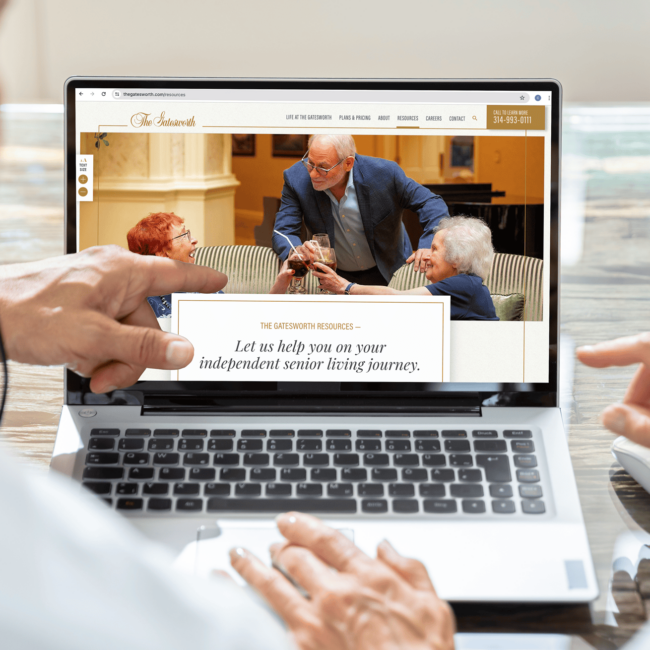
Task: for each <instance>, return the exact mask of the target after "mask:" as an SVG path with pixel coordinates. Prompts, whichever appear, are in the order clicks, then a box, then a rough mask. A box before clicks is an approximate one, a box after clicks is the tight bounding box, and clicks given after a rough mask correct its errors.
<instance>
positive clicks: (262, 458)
mask: <svg viewBox="0 0 650 650" xmlns="http://www.w3.org/2000/svg"><path fill="white" fill-rule="evenodd" d="M270 462H271V456H269V454H244V465H256V466H260V465H268V464H269V463H270Z"/></svg>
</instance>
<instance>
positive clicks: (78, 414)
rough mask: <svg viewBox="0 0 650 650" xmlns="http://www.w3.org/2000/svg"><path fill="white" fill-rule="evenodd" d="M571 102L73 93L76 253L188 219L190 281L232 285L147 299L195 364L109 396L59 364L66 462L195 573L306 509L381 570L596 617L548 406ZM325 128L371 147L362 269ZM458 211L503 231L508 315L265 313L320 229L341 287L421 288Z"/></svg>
mask: <svg viewBox="0 0 650 650" xmlns="http://www.w3.org/2000/svg"><path fill="white" fill-rule="evenodd" d="M561 100H562V90H561V86H560V85H559V83H557V82H556V81H553V80H456V81H454V80H316V79H305V80H297V79H277V80H275V79H274V80H269V79H164V78H87V77H83V78H82V77H79V78H71V79H69V80H68V81H67V82H66V86H65V119H66V136H65V140H66V252H67V253H74V252H76V251H79V250H82V249H85V248H87V247H89V246H92V245H98V244H100V245H101V244H118V245H121V246H124V247H127V238H126V234H127V232H129V230H130V229H131V228H133V227H134V226H135V225H136V224H137V223H139V222H140V221H141V220H142V219H143V218H146V217H147V216H148V215H150V214H152V213H153V214H164V215H169V214H172V213H173V214H175V215H177V216H179V217H181V218H182V219H183V220H184V221H183V222H182V229H181V234H180V236H181V237H183V236H184V235H187V240H188V242H189V241H194V240H198V242H197V244H196V247H195V248H192V251H191V253H192V254H191V258H192V259H189V260H188V261H190V262H191V261H194V263H197V264H204V265H208V266H212V267H214V268H217V269H219V270H222V271H223V272H224V273H226V274H227V275H228V276H229V282H228V285H226V287H225V288H224V293H222V294H217V295H211V296H196V295H194V294H192V295H188V294H174V295H173V296H160V297H152V306H154V307H156V308H160V309H161V311H160V312H157V315H159V316H160V318H159V322H160V324H161V327H163V328H164V329H166V330H168V331H174V332H177V333H179V334H181V335H183V336H186V337H187V338H189V339H190V340H191V341H192V342H193V344H194V346H195V351H196V352H195V357H194V360H193V361H192V363H191V364H190V366H189V367H188V368H187V369H183V370H181V371H178V372H176V371H175V372H174V373H171V372H166V371H156V370H147V371H146V372H145V374H144V375H143V377H142V380H141V381H139V382H138V383H137V384H136V385H134V386H132V387H130V388H128V389H125V390H117V391H114V392H113V393H111V394H108V395H94V394H92V393H91V392H90V390H89V382H88V380H87V379H84V378H82V377H79V376H78V375H76V374H74V373H72V372H70V371H66V377H65V405H64V407H63V411H62V415H61V421H60V425H59V429H58V433H57V439H56V445H55V450H54V454H53V459H52V467H53V468H54V469H56V470H58V471H60V472H63V473H65V474H67V475H69V476H71V477H73V478H74V479H75V480H78V481H79V482H80V483H81V484H83V486H84V487H83V488H82V487H80V489H89V490H91V491H92V492H94V493H95V494H97V498H98V499H101V500H103V501H104V502H105V503H106V504H107V507H110V508H113V509H115V510H117V511H118V512H120V513H121V514H122V515H123V516H124V517H127V518H128V519H129V521H131V522H132V523H133V525H135V526H137V527H138V528H140V529H141V530H142V531H143V532H144V533H145V534H147V535H149V536H151V537H153V538H155V539H157V540H159V541H160V542H162V543H164V544H166V545H168V546H169V547H171V548H173V549H175V550H176V551H177V552H178V553H182V551H183V550H184V549H185V552H187V549H188V545H190V544H192V543H193V542H195V541H196V540H197V531H199V532H198V536H199V538H200V537H201V531H206V530H208V531H210V530H212V531H216V532H215V533H214V534H215V535H216V534H218V532H219V531H221V532H222V534H221V537H220V538H221V539H223V540H225V541H224V544H226V543H227V544H230V545H232V544H233V543H242V544H247V545H248V546H251V547H253V549H254V550H255V540H260V539H264V540H266V539H267V538H268V535H267V533H268V531H269V529H271V528H272V526H273V518H274V516H275V515H276V514H277V513H278V512H283V511H287V510H300V511H305V512H312V513H314V514H317V515H318V516H320V517H322V518H323V519H324V520H326V521H327V522H328V523H330V524H331V525H333V526H334V527H336V528H339V529H341V530H345V531H346V534H348V535H350V536H352V537H353V538H354V540H355V542H356V543H357V544H358V545H359V546H360V547H361V548H362V549H364V550H365V551H366V552H368V553H370V554H373V553H374V550H375V547H376V545H377V543H378V542H379V541H381V539H383V538H384V537H387V538H389V539H390V540H391V542H392V543H393V544H394V545H395V547H396V548H397V549H398V550H399V551H400V552H401V553H403V554H406V555H410V556H413V557H417V558H419V559H421V560H422V561H423V562H424V563H425V565H426V566H427V568H428V570H429V572H430V574H431V576H432V578H433V580H434V582H435V584H436V588H437V590H438V592H439V594H440V595H441V597H443V598H445V599H448V600H451V601H485V602H514V601H517V602H574V603H576V602H588V601H591V600H593V599H594V598H596V597H597V595H598V587H597V582H596V576H595V573H594V568H593V563H592V560H591V555H590V549H589V544H588V540H587V535H586V531H585V527H584V522H583V518H582V514H581V510H580V503H579V500H578V493H577V489H576V484H575V479H574V475H573V470H572V466H571V459H570V456H569V450H568V445H567V437H566V431H565V429H564V426H563V422H562V417H561V413H560V410H559V402H558V359H559V354H558V344H559V337H558V322H559V321H558V289H559V285H558V280H559V269H558V263H559V262H558V260H559V255H558V245H559V193H560V191H559V180H560V173H559V170H560V141H561ZM318 134H324V135H344V136H352V140H353V141H354V146H355V147H356V154H355V156H354V158H352V160H353V161H354V162H353V165H352V166H350V168H351V173H349V172H346V173H347V174H348V175H347V176H345V183H347V185H346V188H345V190H346V192H347V194H346V199H347V197H348V196H349V195H350V193H351V192H352V191H353V192H354V194H355V195H356V198H357V201H356V203H354V205H356V208H355V207H354V205H353V206H352V207H351V208H350V210H351V211H352V212H350V215H354V210H356V215H357V225H356V231H355V232H356V235H355V236H357V237H358V238H360V239H358V242H357V240H354V238H352V239H350V240H348V241H347V244H348V246H347V248H348V249H349V250H344V248H345V246H344V245H343V244H344V242H343V239H344V238H345V237H346V235H345V234H342V233H344V231H345V230H346V228H347V226H346V225H345V222H344V221H343V219H345V215H344V214H342V212H343V210H342V209H341V206H342V205H343V203H337V201H338V200H339V199H340V197H336V200H335V198H334V196H333V195H331V192H330V193H329V194H328V193H327V192H325V191H323V190H319V188H318V187H317V183H312V185H311V186H310V185H309V182H308V181H309V179H310V178H312V177H313V175H314V174H321V175H322V176H323V177H326V176H327V173H328V172H331V169H325V168H324V166H323V165H321V164H319V163H318V161H317V160H312V159H311V158H310V153H309V144H308V143H309V140H308V138H309V136H313V135H318ZM322 141H323V140H321V142H322ZM327 142H329V143H330V145H331V146H339V145H341V142H343V143H344V144H345V143H346V142H347V143H349V142H350V139H349V138H347V139H339V140H337V141H334V140H332V139H330V140H328V141H327ZM332 143H333V144H332ZM346 146H347V145H346ZM337 151H338V150H337ZM344 154H345V155H342V160H348V159H349V158H350V157H349V156H348V155H347V153H346V152H344ZM346 164H347V163H346ZM310 165H311V167H310ZM314 167H317V169H316V170H315V171H314ZM301 174H302V176H301ZM373 174H374V175H373ZM377 176H378V177H379V180H377ZM345 183H344V184H345ZM373 183H374V185H373ZM422 197H424V198H422ZM431 197H433V198H431ZM382 201H384V203H385V210H384V209H383V208H382V205H383V204H382V203H381V202H382ZM391 202H392V203H391ZM433 204H435V205H434V208H435V206H437V208H435V209H438V210H440V206H442V213H441V212H438V213H437V216H436V215H435V214H434V215H433V216H432V210H434V208H432V207H431V206H432V205H433ZM316 205H317V206H318V210H316V208H314V206H316ZM345 205H346V206H348V207H349V205H350V204H349V203H346V204H345ZM348 207H346V209H345V211H348ZM315 210H316V212H314V211H315ZM318 211H320V212H318ZM434 211H435V210H434ZM447 212H448V213H449V214H450V215H452V216H457V215H466V216H471V217H475V218H479V219H481V220H482V221H483V222H484V223H485V224H487V226H488V227H489V229H490V231H491V235H492V242H493V245H494V248H495V251H496V254H495V256H494V258H493V259H492V260H491V264H490V268H489V270H488V272H487V273H486V274H485V276H486V277H483V278H482V280H483V285H484V287H487V289H488V290H489V292H490V296H491V299H492V303H493V305H494V314H496V317H495V318H491V319H490V318H487V319H486V318H482V317H480V315H479V316H477V315H476V314H474V313H472V314H471V315H470V314H469V312H468V311H467V310H465V311H463V308H460V307H459V305H458V304H457V302H455V301H456V300H457V298H456V297H455V296H453V295H451V296H450V295H449V294H445V293H444V292H438V293H436V291H431V294H432V295H429V296H427V295H423V294H422V293H420V294H417V292H416V294H417V295H416V294H413V293H405V294H402V295H382V296H355V295H329V294H324V293H322V292H320V293H319V289H318V285H317V283H316V281H315V278H314V277H313V275H311V274H307V275H306V276H305V279H304V280H303V281H302V287H300V286H299V287H296V286H295V285H296V284H301V283H298V282H296V281H293V282H292V284H293V286H292V289H290V290H289V291H290V293H291V294H292V295H289V294H286V295H268V294H269V290H270V288H271V286H272V285H273V282H274V280H275V276H276V274H277V273H278V271H279V268H280V260H281V258H284V257H286V255H287V253H288V248H287V250H283V247H285V244H284V242H283V240H282V239H281V237H285V238H286V237H289V239H292V241H294V242H296V244H299V243H300V242H301V241H304V240H305V238H312V237H314V236H315V235H317V234H319V233H318V232H317V231H318V230H322V231H323V233H328V234H329V236H330V240H332V246H331V248H333V249H334V250H335V252H336V255H337V258H338V263H339V271H338V272H339V273H340V275H341V276H342V277H345V274H346V270H345V269H347V271H354V272H357V273H361V272H362V271H363V272H365V271H367V270H368V269H367V268H363V267H364V265H365V266H367V267H370V266H371V265H372V264H376V267H375V272H377V273H380V274H381V276H382V277H383V279H384V282H383V284H384V285H385V284H387V285H388V286H389V287H392V288H394V289H397V290H406V291H408V290H410V289H413V288H415V287H423V286H426V285H427V284H429V285H430V284H431V282H430V281H429V280H428V279H427V278H426V276H425V274H424V273H419V272H414V271H413V269H412V266H411V265H409V264H407V263H406V259H407V258H406V253H408V252H410V250H417V249H426V248H427V247H428V246H430V245H431V239H432V237H433V232H432V219H433V221H435V222H436V223H437V222H438V221H439V217H440V216H444V214H446V213H447ZM314 213H315V214H316V216H315V217H314ZM443 213H444V214H443ZM318 218H321V219H322V221H321V222H320V223H321V224H322V228H319V227H318V225H319V222H318ZM350 220H351V219H350ZM351 228H352V229H354V228H355V226H353V225H351ZM190 231H191V232H190ZM274 231H278V232H275V233H274ZM348 232H349V231H348ZM337 236H338V239H336V237H337ZM274 237H275V239H274ZM278 238H280V239H278ZM391 238H392V239H391ZM336 242H338V244H337V243H336ZM386 242H388V245H387V244H386ZM357 243H359V246H360V247H364V250H365V258H364V259H365V260H366V261H365V262H364V261H363V259H362V256H360V257H359V258H357V259H359V260H361V261H359V262H355V260H354V254H350V251H353V252H354V250H355V249H354V248H351V247H353V246H356V244H357ZM393 244H394V245H393ZM285 248H286V247H285ZM405 249H406V252H405ZM278 253H279V255H278ZM368 255H370V257H368ZM368 259H369V260H370V262H368ZM354 264H357V266H356V267H354V268H352V267H351V265H354ZM352 277H355V278H356V277H362V276H361V275H355V276H352ZM363 277H367V276H363ZM375 277H378V276H375ZM380 281H381V278H380ZM359 282H360V284H363V281H361V280H360V281H359ZM479 284H480V283H479ZM303 292H304V293H303ZM490 309H491V306H490ZM260 531H266V532H264V533H261V532H260ZM208 536H210V535H208ZM220 538H219V537H217V539H220ZM248 542H250V543H248ZM215 549H217V550H216V551H215V553H216V554H217V555H218V554H219V553H222V555H223V556H222V557H221V558H216V559H215V560H214V561H215V563H218V561H221V560H222V561H223V564H225V563H226V557H225V546H224V548H221V549H219V547H218V545H217V546H216V547H215Z"/></svg>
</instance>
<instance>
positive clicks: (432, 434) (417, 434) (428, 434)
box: [413, 430, 438, 438]
mask: <svg viewBox="0 0 650 650" xmlns="http://www.w3.org/2000/svg"><path fill="white" fill-rule="evenodd" d="M413 437H414V438H437V437H438V432H437V431H433V430H429V431H414V432H413Z"/></svg>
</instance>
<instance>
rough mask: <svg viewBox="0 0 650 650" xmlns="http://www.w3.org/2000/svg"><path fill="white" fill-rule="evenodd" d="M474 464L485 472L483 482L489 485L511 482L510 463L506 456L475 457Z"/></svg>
mask: <svg viewBox="0 0 650 650" xmlns="http://www.w3.org/2000/svg"><path fill="white" fill-rule="evenodd" d="M476 464H477V465H478V466H479V467H482V468H483V469H484V470H485V480H486V481H488V482H489V483H509V482H510V481H512V474H511V473H510V461H509V460H508V457H507V456H504V455H496V456H483V455H481V454H478V455H477V456H476Z"/></svg>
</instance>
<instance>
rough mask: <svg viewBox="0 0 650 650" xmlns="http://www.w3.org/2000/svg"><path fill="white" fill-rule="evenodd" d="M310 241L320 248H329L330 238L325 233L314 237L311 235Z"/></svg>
mask: <svg viewBox="0 0 650 650" xmlns="http://www.w3.org/2000/svg"><path fill="white" fill-rule="evenodd" d="M311 240H312V241H313V242H316V243H317V244H318V246H320V247H321V248H330V238H329V236H328V235H326V234H325V233H322V232H319V233H316V234H315V235H312V237H311ZM318 246H317V248H318Z"/></svg>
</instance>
